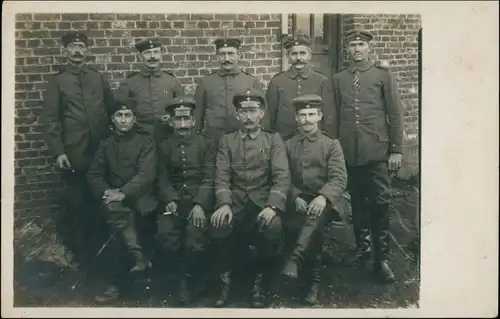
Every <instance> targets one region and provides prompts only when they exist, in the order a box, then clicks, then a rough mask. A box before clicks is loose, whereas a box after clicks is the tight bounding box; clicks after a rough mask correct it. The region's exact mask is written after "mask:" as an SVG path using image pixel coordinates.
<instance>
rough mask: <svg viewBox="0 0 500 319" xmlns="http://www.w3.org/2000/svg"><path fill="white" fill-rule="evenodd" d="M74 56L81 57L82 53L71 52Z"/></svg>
mask: <svg viewBox="0 0 500 319" xmlns="http://www.w3.org/2000/svg"><path fill="white" fill-rule="evenodd" d="M72 56H74V57H79V58H83V54H81V53H79V52H76V53H73V55H72Z"/></svg>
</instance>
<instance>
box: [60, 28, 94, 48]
mask: <svg viewBox="0 0 500 319" xmlns="http://www.w3.org/2000/svg"><path fill="white" fill-rule="evenodd" d="M61 41H62V44H63V45H64V46H65V47H67V46H68V44H70V43H72V42H83V43H85V46H87V45H88V38H87V36H86V35H85V33H82V32H80V31H69V32H67V33H65V34H64V35H63V36H62V38H61Z"/></svg>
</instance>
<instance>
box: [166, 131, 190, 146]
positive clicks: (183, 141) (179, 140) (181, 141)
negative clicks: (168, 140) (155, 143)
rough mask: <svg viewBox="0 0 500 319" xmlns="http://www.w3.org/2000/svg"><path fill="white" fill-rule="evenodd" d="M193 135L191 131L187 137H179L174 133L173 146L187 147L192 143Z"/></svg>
mask: <svg viewBox="0 0 500 319" xmlns="http://www.w3.org/2000/svg"><path fill="white" fill-rule="evenodd" d="M195 135H196V134H195V133H194V132H193V131H191V133H190V134H189V135H188V136H180V135H177V134H175V132H174V134H173V135H172V139H173V141H174V144H175V145H189V144H191V143H192V142H193V140H194V137H195Z"/></svg>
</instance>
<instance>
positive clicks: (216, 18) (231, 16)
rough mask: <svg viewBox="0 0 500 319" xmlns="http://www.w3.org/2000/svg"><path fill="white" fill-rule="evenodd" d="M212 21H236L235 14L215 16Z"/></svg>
mask: <svg viewBox="0 0 500 319" xmlns="http://www.w3.org/2000/svg"><path fill="white" fill-rule="evenodd" d="M214 20H236V14H216V15H215V17H214Z"/></svg>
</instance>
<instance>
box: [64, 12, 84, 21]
mask: <svg viewBox="0 0 500 319" xmlns="http://www.w3.org/2000/svg"><path fill="white" fill-rule="evenodd" d="M61 19H62V20H64V21H79V20H80V21H86V20H88V19H89V14H88V13H63V14H62V15H61Z"/></svg>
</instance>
